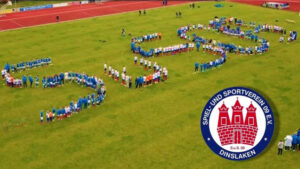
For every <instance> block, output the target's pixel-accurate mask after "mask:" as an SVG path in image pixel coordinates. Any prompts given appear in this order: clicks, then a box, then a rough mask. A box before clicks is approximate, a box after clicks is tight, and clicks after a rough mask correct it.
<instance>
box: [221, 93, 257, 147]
mask: <svg viewBox="0 0 300 169" xmlns="http://www.w3.org/2000/svg"><path fill="white" fill-rule="evenodd" d="M243 108H244V107H243V106H241V104H240V102H239V100H238V98H237V100H236V102H235V104H234V106H232V118H231V121H230V119H229V115H228V110H229V108H228V107H226V105H225V103H224V102H223V104H222V106H221V107H220V108H219V121H218V128H217V130H218V135H219V138H220V142H221V145H222V146H224V145H229V144H246V145H251V146H253V144H254V142H255V138H256V134H257V131H258V128H257V120H256V108H255V107H254V106H253V104H252V102H251V103H250V105H249V107H248V108H246V110H247V114H246V118H245V121H244V118H243Z"/></svg>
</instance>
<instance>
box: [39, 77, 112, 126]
mask: <svg viewBox="0 0 300 169" xmlns="http://www.w3.org/2000/svg"><path fill="white" fill-rule="evenodd" d="M64 77H65V78H64V79H65V80H66V81H67V82H74V83H77V84H79V85H82V86H85V87H89V88H91V89H93V90H95V91H96V92H97V93H92V94H90V95H88V96H84V97H80V98H79V99H78V100H77V102H75V101H71V102H70V104H69V105H67V106H64V107H60V108H52V111H50V110H47V111H46V119H47V122H52V121H54V120H55V119H57V120H62V119H65V118H67V117H70V116H72V115H73V114H77V113H78V112H80V111H81V110H83V109H86V108H88V107H91V106H93V107H94V106H97V105H100V104H101V103H102V102H103V101H104V98H105V96H106V88H105V86H104V82H103V80H102V79H99V78H97V77H95V76H88V75H86V74H85V73H83V74H79V73H74V72H66V73H65V74H64ZM61 82H62V81H61ZM62 83H64V82H62ZM40 116H41V117H40V119H41V123H43V119H44V111H41V112H40ZM55 117H56V118H55Z"/></svg>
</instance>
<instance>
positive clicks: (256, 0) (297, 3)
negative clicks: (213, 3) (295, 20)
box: [230, 0, 300, 12]
mask: <svg viewBox="0 0 300 169" xmlns="http://www.w3.org/2000/svg"><path fill="white" fill-rule="evenodd" d="M230 1H232V2H239V3H244V4H250V5H257V6H261V5H262V4H263V3H265V2H280V3H286V2H288V3H289V4H290V8H288V9H284V10H289V11H294V12H298V11H300V0H230Z"/></svg>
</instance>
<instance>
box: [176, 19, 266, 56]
mask: <svg viewBox="0 0 300 169" xmlns="http://www.w3.org/2000/svg"><path fill="white" fill-rule="evenodd" d="M219 22H220V21H219ZM217 24H219V23H218V22H212V23H210V25H209V26H208V27H206V26H205V25H201V24H198V25H192V26H184V27H181V28H179V29H178V31H177V33H178V36H180V37H181V38H182V39H186V40H190V41H191V37H190V36H188V35H187V34H186V33H187V31H190V30H194V29H200V30H217V31H219V32H221V33H224V34H226V35H231V36H238V37H240V38H242V39H244V38H245V37H246V38H247V39H251V40H253V41H256V42H257V41H258V42H259V43H260V45H259V46H254V47H250V46H248V47H242V46H241V45H239V46H236V45H234V44H230V43H221V42H216V41H215V40H212V39H210V40H207V39H204V38H203V37H199V36H196V34H193V41H194V42H196V43H197V44H196V47H197V51H199V48H200V45H201V44H203V45H202V46H203V48H208V49H210V50H217V49H218V48H223V49H224V50H226V51H228V52H234V53H238V54H261V53H264V52H266V51H268V49H269V46H270V43H269V42H268V41H266V40H265V39H263V38H259V37H258V36H257V35H254V34H252V32H251V31H247V32H246V33H245V32H244V31H241V30H240V28H239V27H237V28H236V29H230V27H227V26H222V24H219V25H221V27H216V26H215V25H217ZM229 30H230V31H229ZM210 43H213V45H214V46H216V47H218V48H212V46H211V45H209V44H210Z"/></svg>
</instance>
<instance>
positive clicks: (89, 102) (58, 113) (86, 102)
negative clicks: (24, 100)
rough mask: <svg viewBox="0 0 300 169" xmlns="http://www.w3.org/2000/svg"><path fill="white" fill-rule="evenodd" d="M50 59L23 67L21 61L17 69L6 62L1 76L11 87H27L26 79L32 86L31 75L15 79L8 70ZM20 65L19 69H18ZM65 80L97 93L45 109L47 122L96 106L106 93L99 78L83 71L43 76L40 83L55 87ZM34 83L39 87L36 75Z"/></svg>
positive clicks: (49, 61) (42, 112) (29, 66)
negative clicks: (61, 105)
mask: <svg viewBox="0 0 300 169" xmlns="http://www.w3.org/2000/svg"><path fill="white" fill-rule="evenodd" d="M50 63H51V59H49V58H46V59H38V60H35V61H32V62H27V63H26V65H28V66H26V67H25V68H23V63H20V64H17V65H19V66H18V68H17V69H15V67H12V66H10V65H9V64H6V65H5V67H4V69H3V70H2V71H1V73H2V78H3V79H5V80H6V83H7V86H11V87H24V88H26V87H27V81H29V84H30V87H32V85H33V82H34V79H33V77H32V76H31V75H29V76H28V77H27V76H25V75H24V76H23V77H22V80H21V79H15V78H14V77H13V76H11V74H10V72H15V70H25V69H27V68H34V67H38V66H42V65H45V64H47V65H48V64H50ZM20 65H21V69H19V67H20ZM12 70H14V71H12ZM65 81H68V82H75V83H77V84H79V85H82V86H85V87H89V88H91V89H93V90H95V91H97V94H95V93H93V94H91V95H88V96H86V97H83V98H79V99H78V101H77V102H73V101H71V102H70V105H68V106H65V107H61V108H58V109H55V108H53V109H52V111H46V119H47V122H52V121H53V120H55V119H59V120H61V119H64V118H67V117H70V116H71V115H72V114H73V113H78V112H79V111H81V110H82V109H86V108H87V107H89V106H96V105H100V103H101V102H103V100H104V97H105V95H106V89H105V86H104V83H103V80H102V79H99V78H97V77H95V76H88V75H87V74H85V73H83V74H80V73H75V72H66V73H60V74H59V75H58V74H56V75H54V76H49V77H47V78H46V77H43V79H42V83H43V88H48V87H51V88H53V87H57V86H60V85H63V84H64V83H65ZM35 85H36V87H39V77H38V76H36V78H35ZM40 122H41V123H43V122H44V111H41V112H40Z"/></svg>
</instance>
